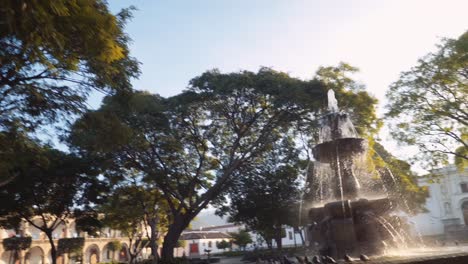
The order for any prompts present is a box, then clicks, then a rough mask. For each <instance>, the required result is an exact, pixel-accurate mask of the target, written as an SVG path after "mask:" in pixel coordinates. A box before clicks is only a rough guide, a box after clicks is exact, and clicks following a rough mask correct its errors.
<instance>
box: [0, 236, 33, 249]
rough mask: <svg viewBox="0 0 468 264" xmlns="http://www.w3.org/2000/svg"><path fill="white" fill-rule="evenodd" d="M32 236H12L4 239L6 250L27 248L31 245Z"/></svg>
mask: <svg viewBox="0 0 468 264" xmlns="http://www.w3.org/2000/svg"><path fill="white" fill-rule="evenodd" d="M31 242H32V239H31V237H10V238H5V239H3V248H4V249H5V251H10V250H13V251H15V250H25V249H28V248H29V247H30V246H31Z"/></svg>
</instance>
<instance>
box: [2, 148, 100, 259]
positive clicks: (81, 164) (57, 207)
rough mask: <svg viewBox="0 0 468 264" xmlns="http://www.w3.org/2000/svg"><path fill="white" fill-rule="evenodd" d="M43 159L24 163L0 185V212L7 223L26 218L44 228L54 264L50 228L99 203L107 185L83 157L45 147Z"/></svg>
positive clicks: (25, 219)
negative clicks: (42, 161) (9, 180)
mask: <svg viewBox="0 0 468 264" xmlns="http://www.w3.org/2000/svg"><path fill="white" fill-rule="evenodd" d="M45 160H46V161H47V162H44V163H42V164H30V165H29V166H27V167H24V168H23V170H22V171H21V173H20V174H19V175H18V176H17V177H16V178H15V179H14V180H13V181H11V182H10V183H8V184H7V185H5V186H4V187H3V188H2V189H0V203H1V204H2V207H1V208H0V216H1V217H2V218H3V219H4V220H5V221H7V222H10V223H18V220H23V221H27V222H28V223H29V224H30V225H32V226H34V227H35V228H37V229H39V230H41V231H42V232H44V234H45V235H46V236H47V238H48V240H49V243H50V245H51V255H52V263H53V264H56V261H57V260H56V258H57V248H56V245H55V243H54V241H53V239H54V238H53V236H52V233H53V231H54V230H55V229H57V227H58V226H59V225H60V224H64V223H66V222H67V220H68V218H69V217H71V216H72V214H73V212H74V211H77V210H78V209H81V210H86V209H87V208H89V206H90V205H91V204H93V203H99V202H100V201H101V199H102V195H103V193H104V191H105V190H106V189H105V186H103V185H102V183H101V182H100V181H99V180H97V178H96V171H95V170H93V168H92V166H90V163H89V162H88V161H86V160H83V159H80V158H78V157H76V156H74V155H72V154H65V153H63V152H60V151H58V150H54V149H48V150H46V154H45ZM12 194H14V195H12ZM77 205H79V208H77Z"/></svg>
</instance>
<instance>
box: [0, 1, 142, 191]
mask: <svg viewBox="0 0 468 264" xmlns="http://www.w3.org/2000/svg"><path fill="white" fill-rule="evenodd" d="M0 6H1V7H2V8H1V9H0V141H2V143H5V142H4V141H7V142H6V143H7V144H0V155H2V159H1V160H0V183H2V182H3V183H6V182H8V181H9V180H11V179H13V178H14V177H15V176H16V174H17V168H16V167H17V166H22V165H23V163H22V161H23V160H21V159H20V160H19V161H18V162H16V161H15V160H14V159H13V158H12V157H18V156H21V151H23V150H27V148H31V151H35V148H36V147H37V146H35V145H34V144H30V143H28V142H24V140H23V139H25V138H27V137H28V136H29V135H30V133H31V132H34V131H35V129H36V128H37V127H38V126H40V125H44V124H50V123H54V122H56V121H61V122H63V121H64V120H69V118H67V119H64V118H63V117H64V116H69V115H71V114H77V113H79V112H81V111H82V110H84V109H86V98H87V95H88V93H89V92H90V91H92V90H100V91H103V92H106V93H107V92H114V91H118V90H128V89H130V78H132V77H136V76H137V75H138V72H139V70H138V63H137V62H136V60H135V59H133V58H131V57H130V56H129V51H128V47H127V44H128V41H129V38H128V37H127V36H126V34H125V33H124V32H123V27H124V24H125V21H126V20H127V19H128V18H129V17H130V12H129V9H125V10H123V11H122V12H120V13H119V14H118V15H113V14H111V13H110V12H109V10H108V8H107V4H106V2H105V1H101V0H73V1H68V0H57V1H22V0H20V1H16V0H1V1H0ZM62 126H63V124H62ZM12 133H19V135H18V136H16V135H11V134H12ZM11 138H13V139H14V140H11V141H10V139H11ZM4 139H5V140H4ZM26 141H28V140H26ZM17 145H21V147H22V148H20V149H19V151H20V152H18V153H17V152H15V151H13V152H12V151H11V150H12V149H13V150H14V149H15V146H17ZM12 159H13V162H12V161H11V160H12Z"/></svg>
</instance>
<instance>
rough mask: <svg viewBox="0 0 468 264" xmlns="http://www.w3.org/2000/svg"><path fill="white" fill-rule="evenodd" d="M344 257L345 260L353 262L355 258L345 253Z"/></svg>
mask: <svg viewBox="0 0 468 264" xmlns="http://www.w3.org/2000/svg"><path fill="white" fill-rule="evenodd" d="M343 259H344V261H345V262H353V259H352V258H351V257H350V256H349V255H348V254H346V255H344V258H343Z"/></svg>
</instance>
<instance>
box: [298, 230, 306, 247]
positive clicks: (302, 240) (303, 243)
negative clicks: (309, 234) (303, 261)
mask: <svg viewBox="0 0 468 264" xmlns="http://www.w3.org/2000/svg"><path fill="white" fill-rule="evenodd" d="M299 235H300V236H301V242H302V246H305V245H306V243H305V240H304V234H302V229H299Z"/></svg>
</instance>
